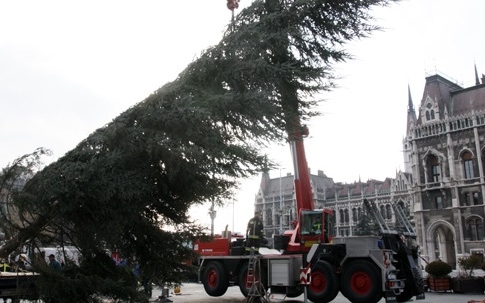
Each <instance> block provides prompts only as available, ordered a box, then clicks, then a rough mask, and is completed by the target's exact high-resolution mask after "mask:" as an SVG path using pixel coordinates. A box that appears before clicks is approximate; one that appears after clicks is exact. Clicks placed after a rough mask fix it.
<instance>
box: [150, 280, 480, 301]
mask: <svg viewBox="0 0 485 303" xmlns="http://www.w3.org/2000/svg"><path fill="white" fill-rule="evenodd" d="M169 292H170V297H169V299H170V300H172V301H173V302H174V303H186V302H194V303H195V302H197V303H244V302H246V298H244V297H243V296H242V294H241V293H240V291H239V287H237V286H233V287H229V289H228V290H227V292H226V294H225V295H223V296H222V297H210V296H208V295H207V294H206V293H205V291H204V287H203V286H202V284H198V283H187V284H183V285H182V287H181V294H180V295H174V294H173V289H169ZM160 294H161V290H160V289H155V290H154V292H153V298H152V300H154V302H160V301H155V299H156V298H157V297H158V296H159V295H160ZM483 299H485V294H457V293H450V292H448V293H434V292H427V293H426V299H424V300H418V301H416V302H422V303H467V302H468V301H469V300H483ZM413 301H414V300H413ZM271 302H275V303H276V302H284V303H302V302H304V296H303V295H302V296H300V297H298V298H296V299H285V300H282V299H281V298H279V299H274V300H271ZM308 302H310V301H308ZM332 302H334V303H349V301H348V300H347V299H346V298H345V297H344V296H342V295H340V294H339V295H338V296H337V298H335V300H333V301H332ZM381 302H382V303H384V302H385V300H384V299H382V300H381V301H380V302H379V303H381ZM409 302H412V301H409Z"/></svg>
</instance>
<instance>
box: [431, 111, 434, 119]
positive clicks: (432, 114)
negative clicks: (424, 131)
mask: <svg viewBox="0 0 485 303" xmlns="http://www.w3.org/2000/svg"><path fill="white" fill-rule="evenodd" d="M431 120H434V110H431Z"/></svg>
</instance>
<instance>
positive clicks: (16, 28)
mask: <svg viewBox="0 0 485 303" xmlns="http://www.w3.org/2000/svg"><path fill="white" fill-rule="evenodd" d="M225 3H226V1H224V0H186V1H161V0H153V1H136V2H135V1H118V0H117V1H114V0H106V1H91V0H87V1H61V0H60V1H50V0H46V1H35V0H25V1H6V0H0V35H1V36H0V105H1V107H0V108H1V115H0V142H1V143H2V144H1V148H0V166H1V167H4V166H5V165H6V164H7V163H9V162H11V161H12V160H13V159H15V158H16V157H18V156H21V155H23V154H26V153H29V152H32V151H33V150H34V149H35V148H37V147H40V146H43V147H46V148H50V149H52V151H53V152H54V157H52V158H51V159H50V160H51V161H53V160H55V159H57V158H58V157H60V156H62V155H63V154H64V153H65V152H67V151H68V150H70V149H72V148H74V147H75V146H76V145H77V143H78V142H80V141H81V140H82V139H84V138H85V137H87V136H88V135H89V134H90V133H91V132H93V131H95V130H96V129H97V128H98V127H101V126H103V125H104V124H106V123H108V122H110V121H111V120H112V119H113V118H115V117H116V116H117V115H118V114H120V113H121V112H123V111H124V110H126V109H127V108H128V107H130V106H132V105H134V104H135V103H137V102H139V101H142V100H143V99H144V98H145V97H147V96H148V95H149V94H150V93H151V92H152V91H154V90H156V89H157V88H158V87H160V86H162V85H163V84H164V83H166V82H168V81H171V80H173V79H175V77H176V76H177V74H178V73H179V72H181V71H182V70H183V69H184V68H185V66H186V65H187V64H188V63H190V62H191V61H192V60H193V59H194V58H196V57H197V55H198V54H199V53H200V52H201V51H203V50H204V49H205V48H207V47H208V46H210V45H213V44H216V43H217V42H218V41H219V39H220V38H221V36H222V32H223V30H224V29H225V26H226V25H227V23H228V22H229V20H230V17H231V13H230V11H229V10H228V9H227V8H226V6H225ZM250 3H251V0H241V9H242V8H244V7H245V6H247V5H249V4H250ZM483 12H485V1H482V0H463V1H460V2H459V5H458V2H457V1H451V0H407V1H401V2H400V3H398V4H394V5H392V6H391V7H388V8H379V9H377V10H376V11H375V16H376V18H377V24H379V25H380V26H382V27H384V31H382V32H376V33H374V34H373V35H372V36H371V37H369V38H367V39H363V40H360V41H355V42H353V43H351V44H350V45H349V51H350V53H352V54H353V56H354V60H351V61H348V62H346V63H341V64H339V65H338V66H336V71H337V75H338V76H340V77H341V80H339V81H338V82H337V84H338V85H339V88H337V89H336V90H335V91H334V92H332V93H327V94H325V95H323V96H322V97H323V98H324V99H325V100H326V101H325V102H323V103H322V104H321V106H320V109H321V112H322V116H321V117H317V118H315V119H314V120H312V121H310V123H309V128H310V138H309V139H308V140H307V141H306V151H307V158H308V162H309V166H310V167H311V169H312V171H313V172H316V170H323V171H324V172H325V173H326V174H327V176H329V177H332V178H333V179H334V181H336V182H354V181H357V180H358V179H359V177H360V178H361V179H362V180H363V181H365V180H367V179H370V178H374V179H379V180H383V179H384V178H386V177H394V176H395V172H396V170H399V169H403V160H402V159H403V156H402V153H401V150H402V138H403V136H404V135H405V133H404V132H405V125H406V112H407V103H408V84H409V85H410V87H411V93H412V98H413V101H414V105H415V107H416V108H418V107H419V104H420V101H421V95H422V93H423V87H424V78H425V76H426V75H427V74H434V73H435V72H436V71H439V72H441V73H443V74H445V75H448V76H450V77H451V78H453V79H454V80H456V81H458V82H460V83H461V84H462V85H464V86H471V85H473V84H474V81H475V78H474V64H476V66H477V69H478V72H479V74H481V73H485V39H484V30H485V24H484V21H483V20H484V19H483ZM236 13H237V11H236ZM268 155H269V156H270V157H273V158H274V159H275V160H276V161H278V162H279V163H281V167H283V168H284V169H282V171H283V173H286V172H290V171H291V167H292V164H291V158H290V153H289V148H288V147H287V146H283V147H275V148H273V149H272V150H271V151H268ZM271 176H272V177H273V178H275V177H278V176H279V170H277V171H274V172H271ZM259 180H260V176H257V177H255V178H252V179H250V180H246V181H243V182H242V183H241V185H242V187H241V191H240V192H239V194H238V196H237V198H236V206H235V208H234V209H235V213H236V215H235V221H234V224H235V229H236V230H238V231H243V230H244V226H245V224H246V222H247V220H248V219H249V218H250V216H251V213H252V210H253V202H254V195H255V194H256V192H257V190H258V185H259ZM206 211H207V206H204V207H203V208H200V209H199V210H198V215H197V216H196V217H197V218H198V219H199V220H201V222H203V223H207V224H208V223H210V219H209V217H208V215H207V212H206ZM218 211H219V212H218V216H217V217H216V221H215V223H216V225H215V230H216V231H220V230H222V229H223V228H224V226H225V225H226V224H229V227H230V228H232V224H233V221H232V217H231V216H232V207H227V208H225V209H219V210H218Z"/></svg>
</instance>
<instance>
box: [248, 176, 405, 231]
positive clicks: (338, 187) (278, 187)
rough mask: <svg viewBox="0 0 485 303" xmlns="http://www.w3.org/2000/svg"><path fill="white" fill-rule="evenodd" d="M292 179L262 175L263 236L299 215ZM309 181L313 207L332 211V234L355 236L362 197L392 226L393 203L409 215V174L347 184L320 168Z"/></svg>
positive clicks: (286, 225)
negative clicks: (326, 173) (382, 179)
mask: <svg viewBox="0 0 485 303" xmlns="http://www.w3.org/2000/svg"><path fill="white" fill-rule="evenodd" d="M293 182H294V176H293V175H292V174H286V175H285V176H281V177H279V178H273V179H271V178H270V176H269V173H268V172H264V173H263V175H262V179H261V184H260V188H259V191H258V193H257V195H256V203H255V208H256V209H258V210H262V213H263V224H264V227H265V235H266V237H272V236H273V235H280V234H282V233H283V232H284V231H285V230H287V229H290V228H292V221H294V220H297V218H298V214H297V213H296V200H295V191H294V183H293ZM310 182H311V187H312V194H313V200H314V203H315V207H316V208H317V209H322V208H330V209H332V210H333V211H334V214H335V215H334V216H333V222H332V225H333V227H334V228H333V230H331V231H330V232H331V234H332V235H333V236H342V237H344V236H352V235H354V233H355V229H356V226H357V224H358V222H359V218H361V216H362V214H363V212H364V210H363V208H364V206H363V200H364V199H367V200H369V201H374V203H375V204H376V206H377V207H378V209H379V210H380V213H381V215H382V217H383V218H384V220H385V221H386V223H387V224H388V225H389V226H391V227H395V226H396V221H397V220H396V216H395V214H394V211H393V207H392V206H393V205H395V204H399V205H400V206H401V208H402V209H403V210H404V211H405V212H406V213H407V214H408V216H411V217H412V211H411V210H412V207H413V204H412V192H411V188H412V176H411V174H408V173H405V172H397V173H396V178H394V179H393V178H387V179H385V180H384V181H378V180H368V181H366V182H361V181H358V182H354V183H352V184H346V183H335V182H334V181H333V179H332V178H329V177H327V176H326V175H325V174H324V172H323V171H321V170H319V171H318V173H317V174H316V175H314V174H311V173H310Z"/></svg>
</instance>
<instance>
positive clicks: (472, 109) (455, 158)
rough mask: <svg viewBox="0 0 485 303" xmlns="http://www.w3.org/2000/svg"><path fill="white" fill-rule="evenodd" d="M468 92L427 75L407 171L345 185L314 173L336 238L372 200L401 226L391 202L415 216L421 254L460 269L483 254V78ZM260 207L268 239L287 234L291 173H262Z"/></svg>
mask: <svg viewBox="0 0 485 303" xmlns="http://www.w3.org/2000/svg"><path fill="white" fill-rule="evenodd" d="M475 75H476V83H475V85H474V86H472V87H468V88H463V87H461V86H460V85H458V84H456V83H454V82H453V81H451V80H449V79H447V78H445V77H444V76H441V75H438V74H437V75H432V76H428V77H426V84H425V87H424V92H423V97H422V99H421V103H420V106H419V112H418V115H416V112H415V109H414V106H413V102H412V99H411V94H410V91H409V104H408V120H407V133H406V136H405V138H404V139H403V147H404V150H403V155H404V167H405V171H404V172H402V171H398V172H397V173H396V176H395V178H394V179H393V178H387V179H385V180H384V181H377V180H368V181H366V182H361V181H360V180H359V181H358V182H354V183H353V184H344V183H338V182H334V181H333V179H332V178H329V177H327V176H326V175H325V174H324V173H323V171H318V173H317V174H316V175H313V174H310V181H311V185H312V191H313V198H314V201H315V206H316V207H317V208H331V209H333V210H334V213H335V216H334V228H333V232H334V235H337V236H349V235H353V233H354V231H355V227H356V225H357V223H358V218H359V217H360V215H361V214H362V211H363V205H362V202H363V199H364V198H365V199H368V200H372V201H374V202H375V204H376V205H377V207H378V208H379V209H380V212H381V214H382V216H383V217H384V219H385V220H386V221H387V223H388V225H390V226H394V225H395V224H396V216H395V214H394V211H393V207H392V206H393V205H395V204H397V203H398V204H400V205H401V207H402V209H404V210H405V212H407V214H408V215H409V217H410V218H411V219H413V217H414V219H413V223H414V224H415V226H416V231H417V233H418V244H419V245H420V247H421V250H422V255H424V256H426V257H427V258H428V259H429V260H435V259H438V258H441V259H442V260H444V261H446V262H448V263H449V264H452V265H454V266H456V260H457V258H458V257H460V256H461V255H463V254H468V253H478V254H480V253H483V251H484V249H485V241H484V224H483V220H484V218H485V205H484V203H483V193H484V192H485V76H483V75H482V79H481V83H480V79H479V78H478V74H477V73H476V71H475ZM255 207H256V208H257V209H260V210H263V221H264V225H265V233H266V236H267V237H271V236H272V235H273V234H276V235H277V234H280V233H281V232H282V231H284V230H286V229H289V228H290V226H291V222H292V220H296V219H297V214H296V208H295V196H294V186H293V176H292V175H291V174H287V175H285V176H281V177H279V178H273V179H271V178H270V177H269V174H268V172H264V173H263V175H262V179H261V184H260V188H259V191H258V193H257V195H256V201H255Z"/></svg>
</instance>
